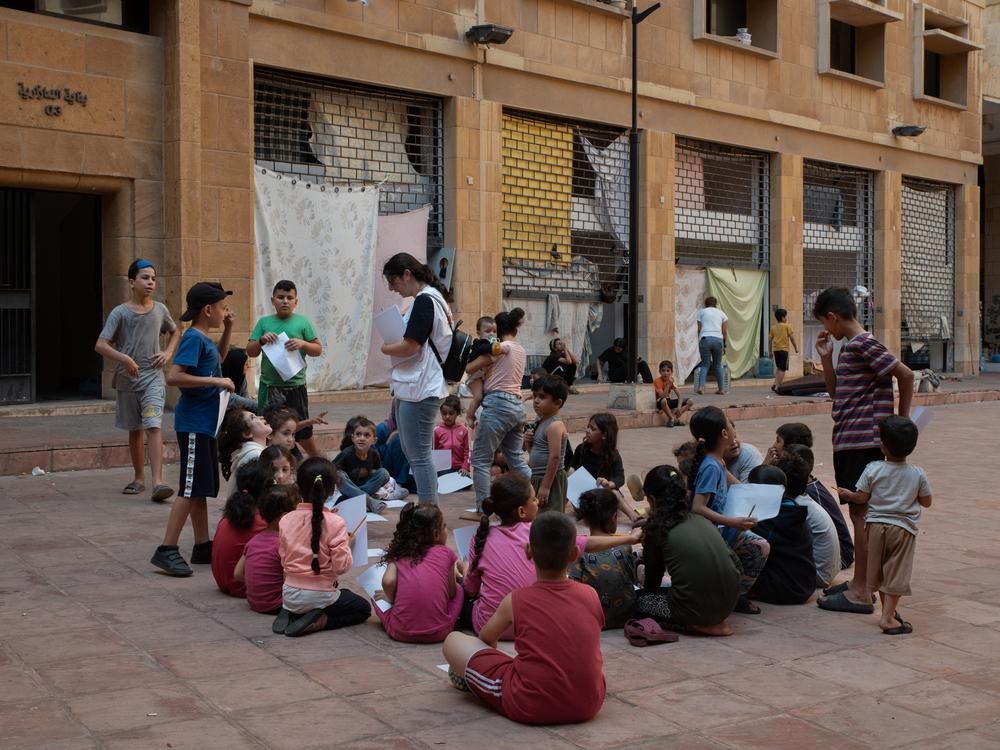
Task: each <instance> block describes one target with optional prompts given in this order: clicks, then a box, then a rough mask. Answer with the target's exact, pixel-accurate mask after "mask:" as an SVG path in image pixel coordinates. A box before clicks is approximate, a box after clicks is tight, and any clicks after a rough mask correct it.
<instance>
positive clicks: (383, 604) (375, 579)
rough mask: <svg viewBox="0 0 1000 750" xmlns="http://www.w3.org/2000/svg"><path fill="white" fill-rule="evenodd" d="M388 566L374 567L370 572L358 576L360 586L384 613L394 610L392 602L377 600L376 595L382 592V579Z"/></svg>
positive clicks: (369, 569) (379, 565)
mask: <svg viewBox="0 0 1000 750" xmlns="http://www.w3.org/2000/svg"><path fill="white" fill-rule="evenodd" d="M387 567H388V566H387V565H382V564H381V563H380V564H378V565H372V566H371V567H370V568H368V570H366V571H365V572H364V573H362V574H361V575H359V576H358V584H359V585H360V586H361V588H363V589H364V590H365V593H366V594H368V596H369V597H370V598H371V600H372V602H374V603H375V606H376V607H378V608H379V609H380V610H382V611H383V612H387V611H388V610H390V609H392V602H387V601H386V600H385V599H376V598H375V594H377V593H379V592H381V591H382V577H383V576H384V575H385V571H386V568H387Z"/></svg>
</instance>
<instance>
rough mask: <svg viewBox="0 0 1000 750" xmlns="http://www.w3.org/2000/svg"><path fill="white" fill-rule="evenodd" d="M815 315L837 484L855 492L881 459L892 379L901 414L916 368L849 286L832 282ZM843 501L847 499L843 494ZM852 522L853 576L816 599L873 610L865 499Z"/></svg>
mask: <svg viewBox="0 0 1000 750" xmlns="http://www.w3.org/2000/svg"><path fill="white" fill-rule="evenodd" d="M813 315H814V316H815V318H816V319H817V320H818V321H820V322H821V323H822V324H823V329H824V330H823V331H821V332H820V334H819V336H818V337H817V338H816V352H817V354H819V356H820V360H821V361H822V363H823V377H824V379H825V380H826V388H827V390H828V391H829V393H830V396H831V397H832V398H833V410H832V413H831V414H832V416H833V469H834V473H835V475H836V478H837V486H838V487H843V488H844V489H846V490H848V491H851V492H854V491H855V490H857V482H858V479H860V477H861V474H862V473H863V472H864V470H865V467H866V466H868V464H869V463H871V462H872V461H881V460H882V450H881V448H880V447H879V446H880V445H881V438H880V436H879V424H880V423H881V422H882V420H884V419H885V418H886V417H890V416H892V414H893V394H892V379H893V378H896V381H897V382H898V383H899V415H900V416H903V417H906V416H909V413H910V401H911V399H912V398H913V372H912V371H911V370H910V368H909V367H907V366H906V365H904V364H903V363H902V362H900V361H899V360H898V359H896V358H895V357H894V356H893V355H892V354H891V353H890V352H889V350H888V349H886V348H885V346H884V345H883V344H882V343H881V342H879V341H878V340H877V339H876V338H875V337H874V336H872V335H871V334H870V333H869V332H868V331H866V330H865V329H864V326H862V325H861V323H859V322H858V320H857V306H856V305H855V303H854V297H853V296H852V295H851V291H850V290H849V289H847V288H845V287H831V288H829V289H826V290H824V291H823V292H822V293H821V294H820V295H819V297H818V298H817V299H816V304H815V305H814V306H813ZM831 337H833V338H835V339H837V340H846V343H845V344H844V346H843V348H842V349H841V350H840V358H839V360H838V361H837V364H836V365H834V363H833V340H832V339H831ZM840 502H841V503H842V504H845V503H846V502H847V501H846V500H845V499H844V498H843V497H842V498H841V501H840ZM849 508H850V516H851V525H852V526H853V528H854V560H855V565H854V577H853V578H852V579H851V580H850V581H849V582H847V583H843V584H838V585H836V586H831V587H830V588H828V589H826V590H824V592H823V593H824V594H826V596H824V597H822V598H821V599H820V600H819V601H818V602H817V603H818V604H819V606H820V607H821V608H822V609H828V610H833V611H835V612H856V613H858V614H871V613H872V612H873V611H874V607H872V602H871V598H870V594H869V593H868V575H867V573H868V571H867V570H866V562H867V560H868V541H867V537H866V535H865V513H866V512H867V511H868V506H867V504H855V503H851V504H850V506H849Z"/></svg>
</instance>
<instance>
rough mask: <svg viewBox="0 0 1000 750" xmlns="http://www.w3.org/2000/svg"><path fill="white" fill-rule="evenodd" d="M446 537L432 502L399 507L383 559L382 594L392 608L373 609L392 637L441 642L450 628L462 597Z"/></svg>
mask: <svg viewBox="0 0 1000 750" xmlns="http://www.w3.org/2000/svg"><path fill="white" fill-rule="evenodd" d="M447 542H448V526H447V525H446V524H445V522H444V516H443V515H442V514H441V510H440V509H439V508H438V507H437V506H436V505H417V504H416V503H410V504H409V505H407V506H406V507H405V508H403V510H402V511H401V512H400V514H399V523H398V524H397V525H396V533H395V534H394V535H393V537H392V541H391V542H390V543H389V547H388V548H387V549H386V551H385V557H383V558H382V562H383V563H385V564H386V570H385V574H384V575H383V576H382V594H383V597H384V598H385V600H386V601H388V602H389V603H390V604H392V607H391V608H390V609H388V610H386V611H385V612H383V611H382V610H381V609H380V608H378V607H376V608H375V614H376V615H378V618H379V620H381V621H382V627H383V628H385V632H386V634H387V635H388V636H389V637H390V638H392V639H393V640H394V641H404V642H406V643H440V642H441V641H443V640H444V639H445V638H446V637H447V636H448V633H450V632H451V631H452V630H454V629H455V622H456V621H457V620H458V616H459V614H460V613H461V611H462V602H463V600H464V596H463V593H462V587H461V586H459V585H458V578H459V573H458V569H457V568H456V565H455V564H456V562H457V561H458V556H457V555H456V554H455V553H454V552H453V551H452V549H451V548H450V547H448V546H447Z"/></svg>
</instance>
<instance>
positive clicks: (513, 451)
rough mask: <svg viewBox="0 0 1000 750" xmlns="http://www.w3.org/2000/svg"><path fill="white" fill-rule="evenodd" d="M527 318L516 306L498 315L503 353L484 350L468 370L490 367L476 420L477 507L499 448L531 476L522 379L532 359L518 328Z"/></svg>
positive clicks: (512, 467) (486, 492) (487, 491)
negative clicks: (525, 437)
mask: <svg viewBox="0 0 1000 750" xmlns="http://www.w3.org/2000/svg"><path fill="white" fill-rule="evenodd" d="M523 320H524V310H522V309H521V308H520V307H515V308H514V309H513V310H511V311H510V312H502V313H498V314H497V315H496V324H497V336H498V337H499V339H500V349H501V353H500V355H499V356H496V357H494V356H492V355H490V354H484V355H482V356H481V357H477V358H476V359H474V360H472V361H471V362H469V365H468V367H466V368H465V371H466V372H469V373H473V372H475V371H476V370H479V369H481V368H483V367H487V366H488V367H489V371H488V372H487V373H486V383H485V385H484V386H483V391H484V393H485V394H486V395H485V396H483V410H482V413H481V414H480V415H479V418H478V420H477V424H476V440H475V442H474V443H473V445H472V482H473V485H474V486H475V488H476V507H477V508H481V507H482V503H483V500H485V499H486V496H487V495H489V494H490V465H491V464H492V463H493V454H494V453H496V451H497V449H498V448H499V449H500V450H501V451H502V452H503V455H504V457H505V458H506V459H507V467H508V469H509V470H510V471H511V472H513V473H514V474H520V475H521V476H523V477H524V478H525V479H527V478H528V477H530V476H531V471H530V470H529V469H528V464H527V462H525V460H524V406H523V404H522V402H521V380H522V379H523V378H524V366H525V363H526V362H527V360H528V357H527V355H526V354H525V352H524V347H522V346H521V345H520V344H519V343H517V329H518V328H520V327H521V322H522V321H523Z"/></svg>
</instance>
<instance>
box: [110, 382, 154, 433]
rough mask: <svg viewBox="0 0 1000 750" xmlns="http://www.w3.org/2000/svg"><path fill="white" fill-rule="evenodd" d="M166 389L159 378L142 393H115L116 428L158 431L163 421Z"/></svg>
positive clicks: (150, 383) (130, 430)
mask: <svg viewBox="0 0 1000 750" xmlns="http://www.w3.org/2000/svg"><path fill="white" fill-rule="evenodd" d="M165 398H166V387H165V386H164V383H163V380H162V379H160V378H157V379H155V380H152V381H150V382H149V384H148V385H147V386H146V387H145V388H143V389H142V390H141V391H116V392H115V427H117V428H118V429H119V430H128V431H129V432H133V431H135V430H158V429H159V428H160V423H161V422H162V421H163V402H164V400H165Z"/></svg>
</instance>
